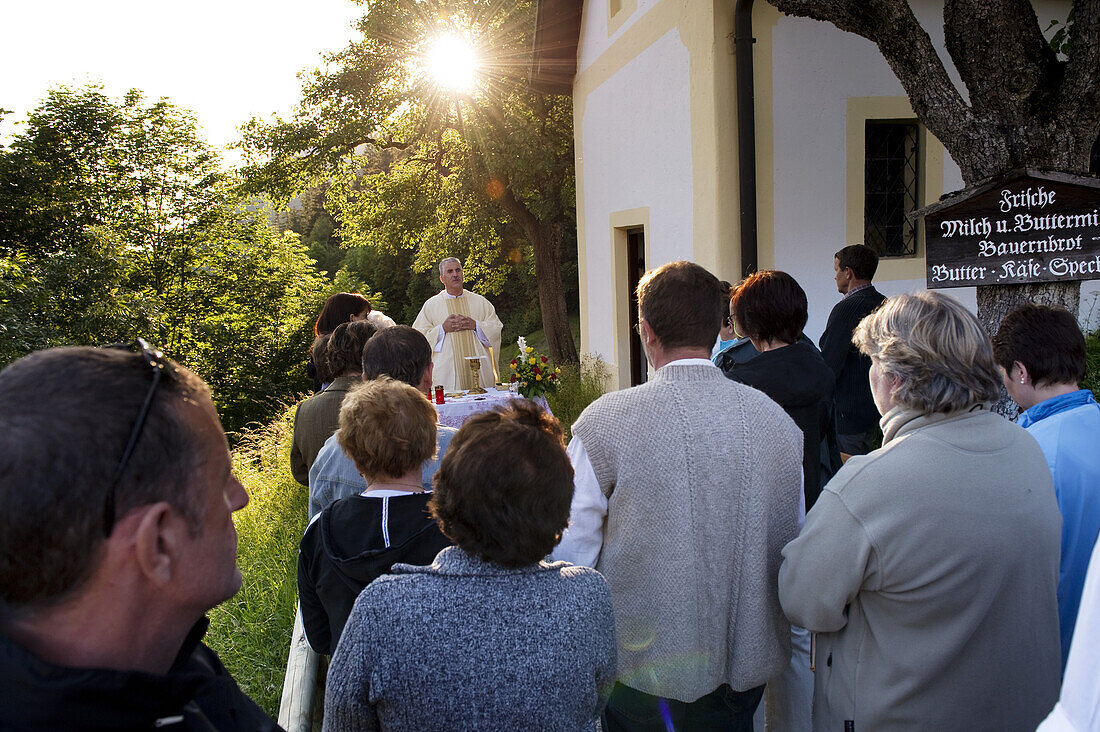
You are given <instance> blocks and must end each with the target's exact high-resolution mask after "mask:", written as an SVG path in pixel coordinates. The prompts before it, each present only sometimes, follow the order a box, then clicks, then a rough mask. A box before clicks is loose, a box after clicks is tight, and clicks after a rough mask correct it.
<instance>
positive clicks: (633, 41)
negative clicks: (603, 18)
mask: <svg viewBox="0 0 1100 732" xmlns="http://www.w3.org/2000/svg"><path fill="white" fill-rule="evenodd" d="M682 11H683V8H682V7H681V6H680V5H678V4H677V3H675V2H672V1H671V0H664V1H663V2H660V3H658V4H657V5H655V6H653V7H652V8H650V9H649V10H647V11H646V13H645V14H644V15H642V16H641V17H640V18H638V19H637V20H636V21H635V22H634V23H633V24H631V26H630V27H629V28H627V29H626V31H624V32H623V34H622V35H621V36H619V37H618V38H616V39H615V40H614V42H612V44H611V45H610V46H609V47H608V48H607V49H606V50H605V51H604V52H603V53H602V54H600V57H599V60H597V61H596V62H595V63H593V64H591V65H590V66H589V67H588V68H586V69H584V70H583V71H581V72H579V73H578V74H577V76H576V78H575V79H574V80H573V98H574V99H577V98H578V97H585V96H587V95H588V94H591V93H592V92H593V91H595V90H596V89H597V88H599V87H600V85H601V84H603V83H604V82H606V81H607V80H608V79H610V78H611V77H613V76H615V74H617V73H619V72H620V71H622V69H623V68H624V67H625V66H626V65H627V64H629V63H630V62H631V61H633V60H634V59H636V58H637V57H638V56H640V55H641V54H642V52H643V51H645V50H646V49H647V48H649V47H650V46H652V45H653V44H654V43H656V42H657V41H658V40H659V39H660V38H662V37H663V36H664V35H665V34H666V33H668V32H669V31H671V30H672V29H674V28H675V27H676V25H677V23H678V22H679V21H680V15H681V13H682Z"/></svg>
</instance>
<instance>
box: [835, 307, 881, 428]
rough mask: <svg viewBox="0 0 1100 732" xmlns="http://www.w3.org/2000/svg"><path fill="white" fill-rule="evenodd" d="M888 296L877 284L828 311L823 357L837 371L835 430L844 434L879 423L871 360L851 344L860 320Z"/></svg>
mask: <svg viewBox="0 0 1100 732" xmlns="http://www.w3.org/2000/svg"><path fill="white" fill-rule="evenodd" d="M885 299H886V298H885V297H884V296H883V294H882V293H881V292H879V291H878V290H876V289H875V288H874V287H868V288H866V289H864V290H860V291H859V292H856V293H854V294H853V295H852V296H851V297H846V298H844V299H843V300H841V301H840V302H838V303H837V304H836V305H835V306H834V307H833V311H832V312H831V313H829V322H828V323H826V325H825V332H824V333H822V334H821V342H820V345H821V357H822V358H824V359H825V363H826V364H827V365H828V367H829V368H830V369H832V370H833V373H834V374H836V392H835V397H836V431H837V432H839V433H840V434H842V435H855V434H859V433H861V432H868V431H870V430H873V429H874V428H875V426H876V425H877V424H878V420H879V416H880V415H879V413H878V409H877V408H876V407H875V400H874V397H872V396H871V384H870V382H869V381H868V378H867V372H869V371H870V370H871V359H870V358H868V357H867V356H864V355H863V354H861V353H860V352H859V349H858V348H856V347H855V345H854V344H853V343H852V333H853V332H854V331H855V329H856V326H857V325H859V321H861V320H863V318H864V317H866V316H867V315H870V314H871V313H872V312H874V311H875V309H876V308H878V306H879V305H881V304H882V302H883V301H884V300H885Z"/></svg>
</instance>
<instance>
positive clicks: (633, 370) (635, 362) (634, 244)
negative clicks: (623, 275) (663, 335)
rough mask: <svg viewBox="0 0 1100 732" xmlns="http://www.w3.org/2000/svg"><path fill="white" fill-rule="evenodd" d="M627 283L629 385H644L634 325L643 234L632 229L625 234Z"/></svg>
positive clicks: (639, 343)
mask: <svg viewBox="0 0 1100 732" xmlns="http://www.w3.org/2000/svg"><path fill="white" fill-rule="evenodd" d="M626 268H627V281H628V282H629V283H630V385H631V386H637V385H638V384H644V383H645V381H646V376H647V375H648V367H647V364H646V358H645V352H644V351H642V339H641V338H640V337H639V336H638V331H637V329H636V328H635V325H636V324H637V323H638V281H639V280H641V279H642V275H644V274H645V233H644V232H643V231H642V229H633V230H631V231H628V232H627V233H626Z"/></svg>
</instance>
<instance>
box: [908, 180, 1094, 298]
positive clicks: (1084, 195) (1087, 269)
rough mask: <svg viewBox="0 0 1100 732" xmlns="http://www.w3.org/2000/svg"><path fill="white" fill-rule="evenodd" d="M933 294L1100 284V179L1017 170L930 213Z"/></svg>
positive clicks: (927, 241) (926, 226)
mask: <svg viewBox="0 0 1100 732" xmlns="http://www.w3.org/2000/svg"><path fill="white" fill-rule="evenodd" d="M923 213H924V233H925V245H926V254H925V262H926V264H927V280H928V287H929V289H934V288H941V287H973V286H975V285H1007V284H1020V283H1029V282H1056V281H1059V280H1095V279H1100V180H1097V179H1096V178H1091V177H1085V176H1074V175H1070V174H1063V173H1044V172H1039V171H1034V170H1026V171H1017V172H1015V173H1013V174H1010V175H1007V176H1004V177H1003V178H1000V179H998V180H996V181H994V182H991V183H985V184H982V185H980V186H978V187H977V188H975V189H974V190H971V191H963V192H961V193H959V194H956V195H953V196H950V197H948V198H946V199H945V200H944V201H942V202H941V203H939V204H935V205H933V206H930V207H928V208H926V209H925V210H924V212H923Z"/></svg>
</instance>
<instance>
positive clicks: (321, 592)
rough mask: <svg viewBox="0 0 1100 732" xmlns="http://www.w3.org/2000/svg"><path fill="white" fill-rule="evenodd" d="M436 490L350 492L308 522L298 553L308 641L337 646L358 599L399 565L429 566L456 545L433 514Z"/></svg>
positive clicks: (326, 648) (323, 647)
mask: <svg viewBox="0 0 1100 732" xmlns="http://www.w3.org/2000/svg"><path fill="white" fill-rule="evenodd" d="M431 496H432V494H431V493H410V494H409V495H406V496H395V497H392V498H375V497H371V496H361V495H355V496H348V497H347V498H341V499H340V500H338V501H336V502H335V503H333V504H332V505H330V506H328V507H327V508H325V510H323V511H321V513H319V514H317V516H316V517H315V518H314V519H313V521H312V522H311V523H310V524H309V526H308V527H306V533H305V536H303V537H302V543H301V546H300V548H299V552H298V600H299V602H300V603H301V607H302V625H303V627H304V628H305V631H306V640H307V641H308V642H309V645H310V647H311V648H312V649H313V650H315V651H316V652H317V653H328V654H331V653H332V652H333V651H335V650H336V643H337V641H339V640H340V633H342V632H343V630H344V625H345V624H346V623H347V621H348V615H350V614H351V608H352V605H354V604H355V598H357V597H359V593H360V592H361V591H362V589H363V588H364V587H366V586H367V585H368V584H370V582H371V581H372V580H374V579H375V578H377V577H378V576H380V575H383V574H385V573H386V572H388V571H389V570H390V567H392V566H393V565H394V564H397V563H398V562H400V563H402V564H413V565H419V566H423V565H427V564H431V563H432V560H434V559H435V555H436V554H438V553H439V552H440V551H441V550H442V549H444V548H445V547H448V546H450V545H451V541H450V540H449V539H448V538H447V537H445V536H444V535H443V533H442V532H440V530H439V527H438V526H436V523H435V521H434V520H433V519H432V518H431V517H430V516H429V515H428V508H427V505H428V499H430V498H431Z"/></svg>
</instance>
